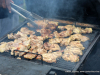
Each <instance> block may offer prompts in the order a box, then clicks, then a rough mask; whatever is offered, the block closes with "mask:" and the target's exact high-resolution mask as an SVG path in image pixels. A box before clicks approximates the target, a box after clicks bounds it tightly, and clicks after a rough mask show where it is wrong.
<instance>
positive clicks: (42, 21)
mask: <svg viewBox="0 0 100 75" xmlns="http://www.w3.org/2000/svg"><path fill="white" fill-rule="evenodd" d="M34 22H35V23H36V24H37V25H39V26H41V27H43V28H46V27H48V25H55V26H58V22H54V21H49V20H38V21H34Z"/></svg>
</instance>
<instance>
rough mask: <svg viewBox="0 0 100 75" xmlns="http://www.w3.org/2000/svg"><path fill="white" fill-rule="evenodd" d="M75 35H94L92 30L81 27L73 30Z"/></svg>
mask: <svg viewBox="0 0 100 75" xmlns="http://www.w3.org/2000/svg"><path fill="white" fill-rule="evenodd" d="M73 32H74V33H76V34H81V33H85V34H86V33H92V28H85V29H82V28H81V27H76V28H74V30H73Z"/></svg>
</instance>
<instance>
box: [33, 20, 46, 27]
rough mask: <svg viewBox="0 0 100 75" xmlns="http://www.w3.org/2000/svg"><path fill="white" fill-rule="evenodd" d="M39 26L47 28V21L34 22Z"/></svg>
mask: <svg viewBox="0 0 100 75" xmlns="http://www.w3.org/2000/svg"><path fill="white" fill-rule="evenodd" d="M34 22H35V23H36V24H37V25H39V26H47V24H48V23H47V22H46V20H38V21H37V20H36V21H34Z"/></svg>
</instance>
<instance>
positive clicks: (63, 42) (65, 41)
mask: <svg viewBox="0 0 100 75" xmlns="http://www.w3.org/2000/svg"><path fill="white" fill-rule="evenodd" d="M70 41H71V39H70V38H63V39H62V41H61V43H60V45H61V46H67V45H69V43H70Z"/></svg>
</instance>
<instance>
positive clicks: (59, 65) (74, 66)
mask: <svg viewBox="0 0 100 75" xmlns="http://www.w3.org/2000/svg"><path fill="white" fill-rule="evenodd" d="M32 20H33V19H32ZM32 20H28V19H26V20H25V21H24V22H23V23H22V24H20V25H19V26H18V27H16V28H15V29H13V30H12V31H11V32H9V33H8V34H10V33H16V32H17V31H19V30H20V29H21V28H22V27H27V28H29V29H30V30H34V31H36V29H37V25H36V24H35V23H33V22H32ZM49 20H53V21H58V22H59V25H67V24H72V25H75V26H80V25H79V24H77V23H76V22H75V21H69V20H68V21H64V20H56V19H49ZM28 22H30V23H31V24H32V25H34V26H36V27H35V28H30V27H28V26H27V23H28ZM80 27H92V28H93V33H91V34H84V35H85V36H87V37H89V38H90V40H88V41H86V42H84V43H82V44H83V46H84V47H85V50H84V51H83V55H82V56H80V61H79V62H67V61H65V60H63V59H62V58H59V60H57V62H56V63H46V62H44V61H43V60H42V59H41V60H36V59H34V60H29V62H31V61H32V62H35V63H40V64H41V65H47V66H51V67H52V68H55V69H58V70H63V71H65V72H67V71H77V70H78V68H79V67H80V66H81V64H82V63H83V62H84V61H85V59H86V57H87V55H89V53H90V52H91V50H92V48H93V46H94V45H95V44H96V42H97V40H98V39H99V37H100V34H99V32H98V30H97V29H96V28H97V27H94V26H93V25H89V26H84V24H82V26H80ZM9 41H12V40H9V39H8V38H7V35H5V36H3V37H2V38H1V39H0V42H9ZM0 55H3V56H7V57H9V58H16V57H15V56H11V55H10V51H9V52H4V53H0ZM36 55H37V56H38V55H40V54H36ZM41 57H42V55H41ZM23 59H24V58H23ZM24 60H26V59H24Z"/></svg>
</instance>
